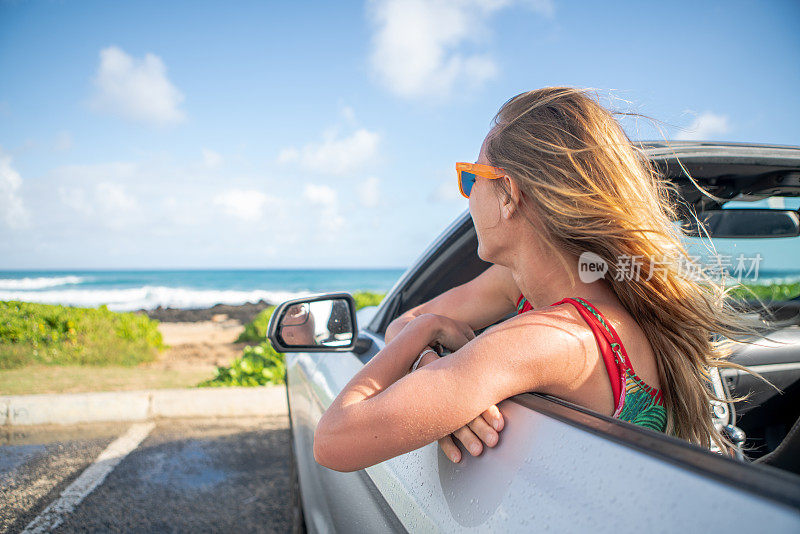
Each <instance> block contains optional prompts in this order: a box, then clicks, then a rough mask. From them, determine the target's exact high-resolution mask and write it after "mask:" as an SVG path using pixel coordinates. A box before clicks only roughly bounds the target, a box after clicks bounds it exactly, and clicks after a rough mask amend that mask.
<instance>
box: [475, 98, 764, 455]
mask: <svg viewBox="0 0 800 534" xmlns="http://www.w3.org/2000/svg"><path fill="white" fill-rule="evenodd" d="M486 156H487V158H488V159H489V161H490V163H491V164H492V165H495V166H497V167H502V168H503V169H505V170H506V172H508V174H509V176H510V177H511V179H513V180H514V181H515V182H516V183H517V184H518V185H519V188H520V190H521V191H522V192H523V195H524V201H523V202H521V207H524V209H522V213H523V214H524V215H525V217H526V218H527V219H528V221H529V222H530V223H531V224H532V225H533V226H534V227H535V228H536V229H537V230H539V232H540V234H541V235H542V236H543V238H544V242H545V244H546V245H547V246H549V247H551V249H552V250H553V251H554V252H556V254H555V255H556V256H557V257H559V258H560V259H561V261H562V262H565V261H566V260H565V259H564V256H563V255H562V254H560V253H559V251H562V252H566V253H568V254H571V255H573V256H575V257H579V256H580V255H581V254H582V253H584V252H593V253H595V254H597V255H598V256H600V257H601V258H602V259H603V260H605V262H606V263H607V264H608V266H609V271H608V273H607V275H606V280H608V282H609V283H610V284H611V287H612V288H613V290H614V292H615V293H616V296H617V297H618V298H619V300H620V302H621V303H622V305H623V306H624V307H625V309H626V310H627V311H628V312H629V313H630V314H631V316H633V317H635V318H636V320H637V322H638V324H639V326H640V327H641V328H642V330H643V331H644V333H645V335H646V336H647V339H648V340H649V341H650V343H651V346H652V348H653V352H654V353H655V359H656V362H657V366H658V374H659V380H660V383H661V388H660V389H661V391H662V395H663V399H664V402H665V405H666V408H667V410H666V411H667V429H666V432H667V433H668V434H671V435H673V436H676V437H678V438H682V439H685V440H687V441H690V442H693V443H696V444H699V445H702V446H704V447H710V446H711V442H713V443H715V444H716V445H717V446H718V447H719V448H720V449H721V450H723V451H727V452H730V451H731V450H732V444H731V442H730V441H729V440H728V439H727V438H726V437H725V436H724V435H723V434H721V433H720V431H719V430H718V429H717V428H716V427H715V426H714V424H713V419H712V417H711V401H712V400H717V401H721V402H731V401H732V400H734V399H730V398H720V397H717V396H716V395H714V393H713V392H712V389H711V388H710V384H709V381H710V371H711V369H712V368H714V367H716V368H723V367H729V368H736V369H740V370H744V371H746V372H748V373H750V374H755V375H756V376H759V377H760V375H757V374H756V373H753V372H751V371H749V370H748V369H747V368H745V367H743V366H741V365H738V364H735V363H733V362H730V361H728V358H729V356H730V354H731V352H732V350H733V347H734V346H735V345H736V344H737V343H741V342H748V341H747V339H748V338H749V339H750V340H752V339H753V336H759V335H760V334H761V333H762V332H763V330H764V324H765V323H760V322H759V321H758V320H753V319H751V318H748V317H747V316H746V315H744V314H743V313H742V312H741V311H739V310H740V309H741V305H742V302H737V301H735V299H732V298H731V296H730V295H729V293H730V290H731V288H728V289H725V287H724V283H722V282H717V281H715V279H714V278H712V277H711V276H709V274H708V273H705V272H704V271H702V270H697V269H696V267H699V266H697V265H696V264H694V265H695V269H694V270H692V271H691V272H692V273H694V275H693V276H687V267H688V266H691V265H693V264H692V261H691V257H690V256H689V255H688V253H687V250H686V249H685V247H684V245H683V243H682V241H683V236H684V235H686V234H687V230H686V229H685V228H683V227H681V225H680V224H676V222H675V221H677V220H678V218H679V216H678V210H677V207H676V199H678V198H679V197H678V189H677V187H676V186H674V185H673V184H672V183H671V182H669V181H668V180H667V179H666V178H664V177H662V176H660V175H659V172H658V169H657V168H656V167H655V166H654V165H653V164H652V163H651V162H650V161H649V159H648V158H647V157H646V156H645V155H644V154H643V152H642V150H641V149H640V148H638V147H637V146H635V145H634V144H633V143H632V142H631V140H630V139H629V138H628V136H627V135H626V133H625V131H624V130H623V129H622V127H621V126H620V124H619V123H618V122H617V120H616V119H615V118H614V113H612V112H611V111H609V110H608V109H606V108H605V107H603V106H602V105H601V104H600V103H599V102H598V100H597V99H596V98H593V95H592V93H590V92H589V91H588V90H583V89H576V88H570V87H546V88H543V89H537V90H535V91H528V92H526V93H522V94H519V95H517V96H515V97H513V98H511V99H510V100H508V101H507V102H506V103H505V104H504V105H503V106H502V107H501V108H500V110H499V111H498V113H497V115H496V116H495V117H494V125H493V128H492V131H491V133H490V136H489V139H488V141H487V146H486ZM492 183H493V184H494V187H495V188H496V192H497V194H498V196H500V195H505V196H506V198H508V197H510V193H509V191H507V190H506V188H505V185H504V184H503V180H492ZM526 209H527V210H531V211H532V212H533V213H530V212H528V213H526ZM695 221H696V219H695ZM567 257H568V256H567ZM623 257H627V258H637V257H638V258H642V259H644V261H641V263H640V269H641V270H640V272H639V276H638V278H637V277H633V276H627V275H625V273H620V271H621V268H620V265H619V263H618V258H623ZM651 258H652V259H655V260H656V261H657V262H658V263H655V262H654V263H651V262H650V261H648V260H649V259H651ZM665 260H666V261H665ZM565 267H567V266H566V265H565ZM569 267H571V268H568V269H567V270H568V272H570V273H572V272H573V271H574V270H575V266H569ZM651 270H652V272H651ZM618 273H619V274H618ZM620 274H621V275H620ZM750 342H752V341H750ZM735 400H739V399H735Z"/></svg>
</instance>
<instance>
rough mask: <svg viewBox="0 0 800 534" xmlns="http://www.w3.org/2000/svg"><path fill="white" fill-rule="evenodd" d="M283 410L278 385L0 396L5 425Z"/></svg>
mask: <svg viewBox="0 0 800 534" xmlns="http://www.w3.org/2000/svg"><path fill="white" fill-rule="evenodd" d="M287 413H288V410H287V406H286V387H285V386H284V385H272V386H261V387H228V388H200V389H159V390H149V391H109V392H98V393H64V394H43V395H14V396H5V397H0V425H5V426H27V425H45V424H57V425H70V424H75V423H94V422H102V421H106V422H107V421H147V420H150V419H154V418H157V417H231V416H247V415H285V414H287Z"/></svg>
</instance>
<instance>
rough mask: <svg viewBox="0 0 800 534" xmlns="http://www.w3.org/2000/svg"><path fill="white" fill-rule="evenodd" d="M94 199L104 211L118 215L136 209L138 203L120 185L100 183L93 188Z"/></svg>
mask: <svg viewBox="0 0 800 534" xmlns="http://www.w3.org/2000/svg"><path fill="white" fill-rule="evenodd" d="M94 198H95V200H96V201H97V203H98V204H99V205H100V206H102V207H103V209H104V210H105V211H108V212H111V213H115V214H120V213H129V212H131V211H134V210H135V209H137V208H138V205H139V204H138V202H137V201H136V199H135V198H134V197H133V196H131V195H130V194H129V193H128V192H127V191H126V190H125V187H123V186H122V185H120V184H115V183H111V182H100V183H99V184H97V185H96V186H95V191H94Z"/></svg>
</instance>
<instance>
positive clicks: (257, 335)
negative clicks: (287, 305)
mask: <svg viewBox="0 0 800 534" xmlns="http://www.w3.org/2000/svg"><path fill="white" fill-rule="evenodd" d="M274 311H275V306H270V307H269V308H265V309H263V310H261V311H260V312H258V315H256V316H255V318H254V319H253V320H252V321H250V322H249V323H247V324H246V325H244V332H242V333H241V334H239V337H238V339H237V340H236V342H237V343H250V342H253V343H260V342H262V341H264V340H265V339H266V338H267V327H268V326H269V320H270V318H271V317H272V312H274Z"/></svg>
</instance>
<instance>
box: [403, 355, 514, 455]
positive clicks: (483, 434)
mask: <svg viewBox="0 0 800 534" xmlns="http://www.w3.org/2000/svg"><path fill="white" fill-rule="evenodd" d="M438 359H439V356H437V355H436V354H434V353H432V352H429V353H427V354H426V355H425V356H423V357H422V359H421V360H420V361H419V365H418V366H417V369H419V368H421V367H423V366H425V365H428V364H429V363H432V362H435V361H436V360H438ZM503 426H504V420H503V414H501V413H500V410H499V409H498V408H497V406H490V407H489V408H488V409H487V410H486V411H485V412H483V413H482V414H481V415H479V416H478V417H476V418H475V419H473V420H472V421H470V422H469V423H467V424H466V425H464V426H462V427H461V428H459V429H458V430H456V431H455V432H453V433H452V434H449V435H447V436H445V437H443V438H442V439H440V440H439V446H440V447H441V448H442V451H444V453H445V454H446V455H447V457H448V458H450V460H451V461H453V462H455V463H458V462H460V461H461V450H460V449H459V448H458V446H457V445H456V444H455V441H453V439H454V437H455V438H458V440H459V441H460V442H461V443H462V444H463V445H464V447H466V449H467V450H468V451H469V452H470V454H471V455H472V456H478V455H479V454H480V453H481V452H483V444H484V443H485V444H486V445H488V446H489V447H494V446H495V445H497V442H498V440H499V439H500V436H499V434H498V433H499V432H500V431H501V430H502V429H503Z"/></svg>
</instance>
